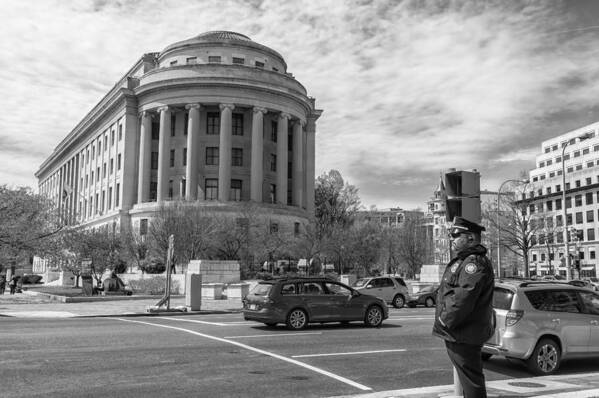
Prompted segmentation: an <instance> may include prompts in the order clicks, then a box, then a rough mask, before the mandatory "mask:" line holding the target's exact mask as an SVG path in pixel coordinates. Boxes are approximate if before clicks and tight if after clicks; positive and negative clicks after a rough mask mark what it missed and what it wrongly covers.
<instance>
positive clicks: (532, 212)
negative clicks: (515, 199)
mask: <svg viewBox="0 0 599 398" xmlns="http://www.w3.org/2000/svg"><path fill="white" fill-rule="evenodd" d="M534 212H535V205H529V206H528V214H534Z"/></svg>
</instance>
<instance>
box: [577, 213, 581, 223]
mask: <svg viewBox="0 0 599 398" xmlns="http://www.w3.org/2000/svg"><path fill="white" fill-rule="evenodd" d="M576 224H582V212H581V211H579V212H576Z"/></svg>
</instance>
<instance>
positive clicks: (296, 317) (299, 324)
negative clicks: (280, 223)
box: [243, 277, 389, 330]
mask: <svg viewBox="0 0 599 398" xmlns="http://www.w3.org/2000/svg"><path fill="white" fill-rule="evenodd" d="M388 316H389V310H388V308H387V305H386V304H385V302H384V301H383V300H382V299H380V298H377V297H373V296H370V295H367V294H362V293H360V292H358V291H357V290H354V289H352V288H351V287H349V286H347V285H344V284H343V283H341V282H337V281H334V280H332V279H328V278H301V277H297V278H279V279H273V280H269V281H261V282H259V283H258V284H257V285H256V286H255V287H254V288H253V289H252V291H251V292H250V293H249V294H248V295H247V296H246V297H245V298H244V299H243V317H244V319H246V320H251V321H257V322H262V323H264V324H266V325H267V326H271V327H272V326H275V325H277V324H278V323H284V324H286V325H287V327H288V328H289V329H294V330H298V329H303V328H305V327H306V326H307V325H308V324H309V323H315V322H320V323H325V322H342V323H346V322H351V321H363V322H364V323H365V324H366V325H367V326H380V325H381V324H382V323H383V320H385V319H387V318H388Z"/></svg>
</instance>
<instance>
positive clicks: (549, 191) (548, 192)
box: [546, 187, 551, 195]
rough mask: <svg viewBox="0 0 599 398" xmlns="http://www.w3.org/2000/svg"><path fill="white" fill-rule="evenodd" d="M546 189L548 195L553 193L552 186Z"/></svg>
mask: <svg viewBox="0 0 599 398" xmlns="http://www.w3.org/2000/svg"><path fill="white" fill-rule="evenodd" d="M546 191H547V195H549V194H550V193H551V187H547V189H546Z"/></svg>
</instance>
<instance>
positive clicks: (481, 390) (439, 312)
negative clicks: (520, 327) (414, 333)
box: [433, 217, 495, 398]
mask: <svg viewBox="0 0 599 398" xmlns="http://www.w3.org/2000/svg"><path fill="white" fill-rule="evenodd" d="M484 230H485V228H484V227H482V226H480V225H478V224H476V223H473V222H470V221H468V220H466V219H464V218H461V217H455V218H454V221H453V225H452V227H451V228H450V230H449V235H450V238H451V243H452V249H453V253H454V256H455V257H454V258H453V259H452V260H451V261H450V262H449V264H447V267H446V268H445V272H444V273H443V279H442V280H441V284H440V286H439V291H438V293H437V308H436V311H435V323H434V326H433V334H434V335H436V336H438V337H440V338H442V339H444V340H445V346H446V348H447V354H448V355H449V359H450V360H451V362H452V363H453V365H454V367H455V368H456V370H457V373H458V377H459V379H460V383H461V384H462V388H463V391H464V398H486V397H487V390H486V387H485V376H484V374H483V364H482V359H481V350H482V346H483V343H484V342H485V341H487V340H488V339H489V338H490V337H491V336H492V335H493V332H494V330H495V318H494V312H493V307H492V299H493V283H494V276H493V267H492V265H491V262H490V261H489V259H488V258H487V256H486V254H487V249H486V248H485V247H484V246H482V245H481V244H480V236H481V232H482V231H484Z"/></svg>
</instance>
